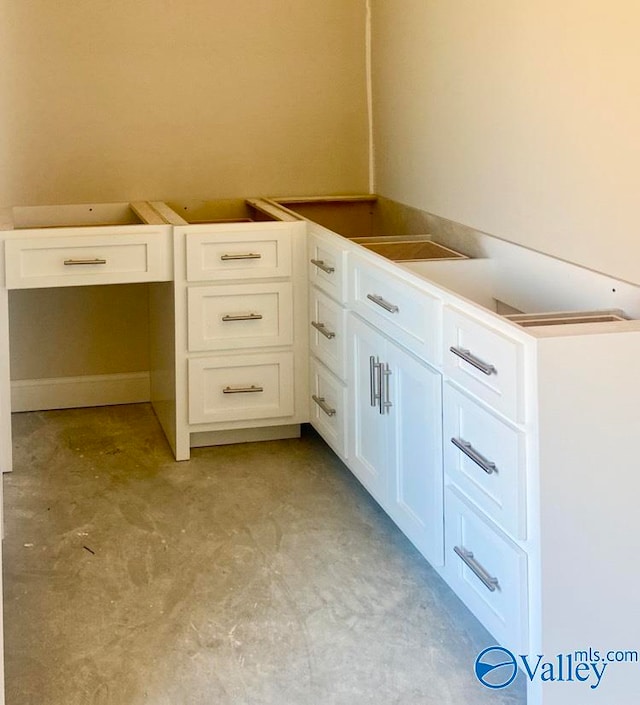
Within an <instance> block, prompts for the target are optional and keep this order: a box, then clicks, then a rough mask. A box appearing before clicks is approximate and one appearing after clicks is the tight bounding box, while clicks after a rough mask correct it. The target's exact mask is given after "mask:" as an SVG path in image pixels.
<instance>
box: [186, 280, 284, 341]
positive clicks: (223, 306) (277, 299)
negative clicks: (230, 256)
mask: <svg viewBox="0 0 640 705" xmlns="http://www.w3.org/2000/svg"><path fill="white" fill-rule="evenodd" d="M187 302H188V311H189V324H188V337H189V350H191V351H197V350H230V349H237V348H254V347H261V346H263V347H264V346H276V345H291V343H292V342H293V295H292V287H291V284H290V283H287V282H283V283H276V284H271V283H265V284H238V285H218V286H191V287H189V289H188V290H187Z"/></svg>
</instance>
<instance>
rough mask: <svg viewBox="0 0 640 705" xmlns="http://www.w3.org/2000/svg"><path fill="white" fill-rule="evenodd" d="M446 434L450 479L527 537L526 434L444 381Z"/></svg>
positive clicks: (510, 529)
mask: <svg viewBox="0 0 640 705" xmlns="http://www.w3.org/2000/svg"><path fill="white" fill-rule="evenodd" d="M443 434H444V435H443V438H444V468H445V473H446V474H447V480H448V481H451V482H453V483H454V484H456V485H457V486H458V487H459V488H460V489H461V490H462V491H463V492H464V494H466V495H467V496H468V497H469V498H471V499H472V500H473V502H474V503H475V504H477V505H478V506H479V507H480V508H481V509H482V510H483V511H485V512H486V513H487V514H488V515H489V516H490V517H491V518H492V519H494V520H495V522H496V523H497V524H499V525H500V526H501V527H502V528H503V529H504V530H505V531H506V532H507V533H509V534H511V535H512V536H514V537H515V538H518V539H524V538H526V473H525V459H526V450H525V436H524V433H523V432H522V431H518V430H517V429H515V428H512V427H511V426H508V425H507V424H505V423H503V422H502V421H500V420H498V418H496V417H495V416H494V415H493V414H491V413H489V411H487V410H486V409H484V408H483V407H481V406H480V405H479V404H477V403H476V402H474V401H472V400H471V399H470V398H469V397H467V396H466V395H465V394H462V393H461V392H459V391H458V390H457V389H455V388H454V387H452V386H451V385H450V384H445V385H444V396H443Z"/></svg>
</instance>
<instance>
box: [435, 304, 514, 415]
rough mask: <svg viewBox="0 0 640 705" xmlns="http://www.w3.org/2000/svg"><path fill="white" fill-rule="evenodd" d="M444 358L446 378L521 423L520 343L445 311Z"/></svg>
mask: <svg viewBox="0 0 640 705" xmlns="http://www.w3.org/2000/svg"><path fill="white" fill-rule="evenodd" d="M443 355H444V371H445V374H446V375H448V376H449V377H450V378H451V379H453V380H455V381H456V382H457V383H458V384H459V385H460V386H462V387H464V388H465V389H468V390H469V391H470V392H471V393H472V394H474V395H475V396H477V397H479V398H480V399H482V400H483V401H485V402H486V403H487V404H489V406H492V407H493V408H494V409H496V410H497V411H499V412H500V413H502V414H504V415H505V416H507V417H508V418H510V419H513V420H514V421H523V420H524V418H523V417H524V399H523V394H524V380H523V364H522V357H523V349H522V344H521V343H519V342H517V341H515V340H513V339H511V338H507V337H506V336H504V335H502V334H500V333H498V332H497V331H495V330H492V329H490V328H487V327H486V326H484V325H483V324H482V323H480V322H478V321H476V320H475V319H473V318H470V317H468V316H466V315H464V314H462V313H461V312H459V311H458V310H456V309H454V308H445V311H444V345H443Z"/></svg>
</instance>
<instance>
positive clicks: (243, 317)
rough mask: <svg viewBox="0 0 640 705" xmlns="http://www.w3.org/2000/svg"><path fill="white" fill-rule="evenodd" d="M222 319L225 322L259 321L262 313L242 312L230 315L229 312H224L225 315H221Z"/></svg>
mask: <svg viewBox="0 0 640 705" xmlns="http://www.w3.org/2000/svg"><path fill="white" fill-rule="evenodd" d="M222 320H223V321H224V322H225V323H229V321H261V320H262V314H261V313H243V314H240V315H237V316H231V315H229V314H226V315H225V316H223V317H222Z"/></svg>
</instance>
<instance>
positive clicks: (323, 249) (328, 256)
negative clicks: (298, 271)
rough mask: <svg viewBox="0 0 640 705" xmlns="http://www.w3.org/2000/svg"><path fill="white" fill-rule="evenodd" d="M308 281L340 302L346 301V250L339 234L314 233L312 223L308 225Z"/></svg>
mask: <svg viewBox="0 0 640 705" xmlns="http://www.w3.org/2000/svg"><path fill="white" fill-rule="evenodd" d="M308 227H309V230H310V232H311V234H310V235H309V244H308V248H307V251H308V257H309V283H310V284H313V285H314V286H317V287H318V289H321V290H322V291H324V292H325V293H326V294H329V296H331V297H333V298H334V299H335V300H336V301H339V302H340V303H346V298H347V291H346V285H345V278H346V261H347V250H346V248H345V247H344V245H343V244H342V243H341V237H340V236H339V235H330V234H328V235H327V234H323V235H319V234H314V233H313V229H314V227H316V226H314V225H313V224H311V223H310V224H309V225H308Z"/></svg>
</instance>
